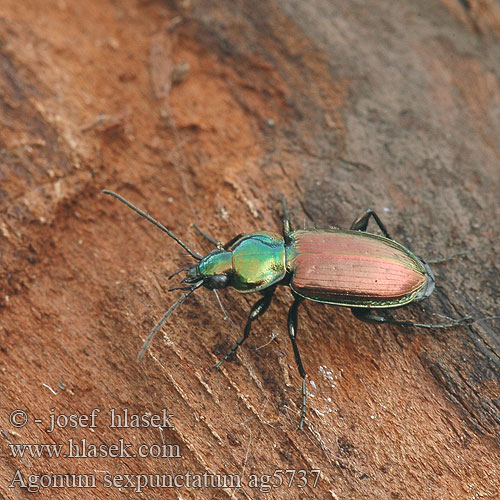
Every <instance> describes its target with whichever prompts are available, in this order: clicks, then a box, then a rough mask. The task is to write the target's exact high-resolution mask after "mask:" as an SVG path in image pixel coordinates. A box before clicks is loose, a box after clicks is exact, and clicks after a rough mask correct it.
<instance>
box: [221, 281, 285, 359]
mask: <svg viewBox="0 0 500 500" xmlns="http://www.w3.org/2000/svg"><path fill="white" fill-rule="evenodd" d="M275 289H276V287H273V288H270V289H268V290H266V291H265V294H264V297H262V298H261V299H259V300H258V301H257V302H256V303H255V304H254V305H253V307H252V309H251V310H250V314H249V315H248V320H247V324H246V325H245V330H244V331H243V336H242V337H240V338H239V339H238V340H237V341H236V343H235V344H233V346H232V347H231V349H229V351H227V353H226V355H225V356H224V357H223V358H222V359H221V360H220V361H219V362H218V363H217V364H216V365H215V368H220V367H221V365H222V363H224V361H227V360H228V358H229V357H230V356H231V354H233V352H235V351H236V349H238V347H240V345H241V344H243V342H245V340H246V339H247V338H248V336H249V335H250V330H251V329H252V322H253V321H255V320H256V319H257V318H258V317H259V316H262V315H263V314H264V313H265V312H266V311H267V308H268V307H269V304H270V303H271V300H272V298H273V295H274V291H275Z"/></svg>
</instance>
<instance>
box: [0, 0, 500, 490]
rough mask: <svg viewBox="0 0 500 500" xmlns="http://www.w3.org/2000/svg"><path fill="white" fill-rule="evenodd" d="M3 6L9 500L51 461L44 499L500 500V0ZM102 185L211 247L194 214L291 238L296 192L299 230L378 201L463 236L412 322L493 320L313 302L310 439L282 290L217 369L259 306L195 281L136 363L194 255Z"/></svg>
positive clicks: (415, 234) (211, 225)
mask: <svg viewBox="0 0 500 500" xmlns="http://www.w3.org/2000/svg"><path fill="white" fill-rule="evenodd" d="M0 15H1V19H0V42H1V43H0V58H1V64H0V88H1V96H0V105H1V115H0V118H1V122H0V142H1V164H0V208H1V211H0V255H1V268H0V272H1V274H0V286H1V290H0V291H1V294H0V367H1V370H2V396H1V399H0V406H1V412H0V428H1V434H0V442H1V443H2V446H1V450H2V452H1V456H2V459H1V460H0V471H1V472H0V476H1V478H2V480H1V481H0V496H3V497H5V498H24V496H25V492H26V489H27V488H23V487H21V486H27V484H28V480H29V476H30V475H32V476H33V477H32V487H31V489H36V485H37V484H38V486H39V487H40V493H39V495H40V498H57V497H60V498H82V499H87V498H88V499H91V498H92V499H94V498H123V495H124V494H125V497H127V498H128V497H134V495H137V494H138V492H139V490H141V486H140V485H141V484H143V482H146V484H143V486H142V490H143V491H142V495H144V497H145V498H183V499H191V498H192V499H198V498H200V499H207V498H214V499H219V498H238V499H239V498H242V499H243V498H249V499H250V498H251V499H254V498H262V497H264V496H265V494H267V495H268V496H267V498H273V499H274V498H276V499H292V498H299V497H300V498H303V497H304V495H305V497H307V498H317V499H326V498H333V499H344V498H353V499H362V498H367V499H371V498H376V499H406V498H408V499H410V498H443V499H464V498H492V499H493V498H498V496H497V495H498V491H500V476H499V471H498V455H499V451H500V390H499V389H500V388H499V377H500V357H499V356H500V335H499V329H498V325H499V321H500V320H498V319H497V320H496V321H495V320H492V319H489V320H483V318H485V317H490V316H495V315H497V316H498V315H499V314H500V312H499V310H498V307H499V304H498V297H499V289H500V277H499V276H500V273H499V264H498V261H497V260H496V259H497V258H498V241H499V236H500V234H499V233H500V231H499V229H498V217H499V215H500V204H499V201H498V198H499V180H500V168H499V160H500V111H499V110H500V86H499V73H498V71H499V68H500V50H499V47H500V45H499V38H500V10H499V6H498V4H497V3H495V2H492V1H488V0H487V1H484V2H476V1H473V0H461V1H459V2H452V1H451V0H441V1H438V0H434V1H431V0H424V1H421V2H410V1H405V2H399V3H398V5H395V4H393V3H390V2H375V1H369V2H347V3H346V2H331V1H328V0H312V1H309V2H298V1H296V0H283V1H276V0H275V1H271V0H263V1H261V2H241V1H238V2H234V1H230V0H221V1H219V2H209V1H206V0H199V1H197V2H194V1H193V2H190V1H189V0H184V1H181V0H179V1H178V2H162V1H159V0H150V1H146V0H136V1H129V0H124V1H122V2H111V1H108V2H98V1H95V0H90V1H87V2H83V3H80V2H77V3H75V2H65V1H64V0H59V1H55V0H54V1H52V0H49V1H45V2H41V1H37V0H30V1H27V2H23V8H22V9H21V8H20V7H19V2H16V1H13V0H4V1H3V2H2V12H1V13H0ZM102 189H111V190H113V191H116V192H119V193H120V194H122V195H123V196H125V197H126V198H128V199H129V200H130V201H132V202H133V203H134V204H136V205H137V206H139V207H140V208H142V209H144V210H146V211H147V212H148V213H150V214H151V215H152V216H154V217H155V218H157V219H158V220H159V221H160V222H162V223H163V224H164V225H165V226H167V227H168V228H169V229H171V230H172V231H173V232H174V233H175V234H176V235H177V236H179V237H180V238H181V239H182V240H183V241H185V242H186V243H187V244H188V246H190V247H191V248H194V249H195V250H196V251H198V252H200V253H202V254H206V253H208V252H209V251H210V249H211V248H212V245H211V244H210V243H209V242H208V241H206V240H204V239H203V238H202V237H201V236H200V235H199V234H198V233H197V232H196V231H195V230H194V229H193V227H192V225H191V224H192V223H196V224H197V225H198V226H199V227H200V228H201V229H202V230H203V231H206V232H207V233H209V234H211V235H213V236H214V237H215V238H216V239H217V240H221V241H224V242H225V241H228V240H230V239H231V238H233V237H234V236H235V235H237V234H239V233H250V232H253V231H260V230H269V231H276V232H281V197H282V195H284V196H285V197H286V199H287V201H288V204H289V207H290V212H291V215H292V219H293V222H294V224H295V226H296V227H324V228H326V227H332V226H337V227H343V228H348V227H349V226H350V224H351V223H352V221H353V220H354V219H355V218H356V217H357V216H358V215H359V214H360V213H361V211H362V210H363V209H364V208H366V207H371V208H373V209H374V210H376V211H377V212H378V214H379V215H380V216H381V218H382V220H383V221H384V223H385V224H386V226H387V227H388V229H389V231H390V232H391V234H392V236H393V237H394V238H395V239H396V240H397V241H399V242H401V243H402V244H403V245H405V246H407V247H409V248H410V249H411V250H412V251H414V252H415V254H417V255H419V256H421V257H422V258H424V259H433V258H439V257H446V256H450V255H452V254H455V253H457V252H460V251H462V250H466V252H467V253H466V254H465V255H461V256H459V257H457V258H455V259H453V260H451V261H448V262H446V263H443V264H441V265H439V266H436V267H435V273H436V282H437V287H436V291H435V293H434V294H433V295H432V296H431V297H430V298H429V299H428V300H427V301H426V302H423V303H421V304H418V305H414V306H410V307H407V308H403V309H401V310H398V311H396V312H395V316H397V317H398V318H400V319H414V320H415V321H418V322H425V323H441V322H446V321H447V320H446V318H447V317H451V318H459V317H462V316H466V315H472V316H473V317H474V318H476V319H478V320H479V321H476V322H474V323H472V324H469V325H462V326H460V327H456V328H453V329H449V330H423V329H418V328H411V327H397V326H394V325H393V326H386V325H371V324H365V323H362V322H359V321H358V320H356V319H355V318H354V317H353V316H352V314H351V313H350V311H349V310H348V309H342V308H336V307H332V306H326V305H320V304H316V303H312V302H307V301H306V302H304V304H303V306H302V307H301V308H300V311H299V330H298V338H297V342H298V347H299V349H300V352H301V356H302V361H303V364H304V367H305V370H306V372H307V375H308V378H307V393H308V408H307V418H306V421H305V425H304V429H303V431H302V432H300V431H298V430H297V426H298V422H299V415H300V403H301V397H300V382H301V379H300V377H299V374H298V371H297V368H296V366H295V361H294V356H293V351H292V346H291V344H290V342H289V339H288V333H287V328H286V313H287V310H288V308H289V306H290V304H291V302H292V296H291V294H290V291H289V289H288V288H286V287H279V288H278V291H277V294H276V297H275V299H273V302H272V304H271V306H270V308H269V310H268V311H267V312H266V314H265V315H263V316H262V318H259V320H258V321H256V322H254V324H253V327H252V334H251V336H250V338H249V339H248V341H246V343H244V344H243V346H242V347H241V348H240V349H239V350H238V352H237V354H236V356H234V357H233V358H231V360H229V361H227V362H226V363H224V364H223V365H222V367H221V369H220V370H216V369H215V368H214V365H215V363H216V362H217V361H218V360H220V359H221V357H222V356H223V355H224V353H225V352H226V351H227V349H229V347H230V346H231V345H232V344H233V343H234V342H235V340H236V339H237V338H239V337H240V336H241V333H242V330H243V327H244V325H245V322H246V320H247V317H248V313H249V310H250V308H251V306H252V305H253V304H254V303H255V302H256V301H257V300H258V299H259V298H260V296H257V295H258V294H254V295H252V294H249V295H241V294H238V293H236V292H235V291H234V290H230V289H228V290H223V291H221V292H220V295H221V299H222V304H223V307H224V309H225V311H227V314H226V312H224V313H223V312H221V309H220V307H219V305H218V303H217V299H216V297H214V296H213V294H212V293H211V292H209V291H208V290H204V289H202V290H199V291H197V292H195V293H194V294H193V295H192V296H190V297H189V298H188V299H187V300H186V302H185V303H184V304H182V306H181V307H180V308H179V309H178V310H177V311H176V312H175V314H174V315H172V316H171V317H170V318H169V320H168V322H167V323H166V324H165V326H164V327H163V328H162V330H161V332H160V333H159V334H158V335H157V337H156V338H155V340H154V342H153V344H152V346H151V348H150V349H149V351H148V353H147V354H146V356H145V357H144V359H143V360H142V361H141V362H140V363H137V362H136V361H135V358H136V356H137V353H138V352H139V350H140V348H141V346H142V343H143V341H144V340H145V338H146V337H147V335H148V333H149V332H150V331H151V329H152V328H153V326H154V324H155V323H156V321H157V320H158V319H159V318H160V317H161V316H162V314H163V313H164V311H166V310H167V309H168V307H169V306H170V305H171V304H173V303H174V302H175V301H176V300H177V298H178V297H179V296H180V295H179V294H180V293H181V292H179V291H177V292H172V293H169V291H168V290H169V288H171V287H173V286H178V285H176V283H177V282H176V281H175V279H173V280H172V281H169V280H168V276H169V275H170V274H172V273H173V272H174V271H176V270H177V269H179V268H181V267H183V266H186V265H188V264H192V263H193V259H192V258H191V257H189V255H187V252H185V251H184V250H183V249H182V248H181V247H180V246H178V245H176V243H175V242H174V241H173V240H172V239H170V238H168V236H166V235H165V234H163V233H161V232H160V231H159V230H158V229H156V228H154V227H153V226H152V225H150V224H149V223H147V222H146V221H145V220H143V219H141V218H140V217H138V216H137V215H136V214H134V213H133V212H132V211H130V210H128V209H127V208H126V207H124V206H123V205H121V204H120V203H118V202H117V201H116V200H113V199H111V198H109V197H106V196H104V195H102V194H101V190H102ZM369 230H371V231H374V232H377V231H376V227H375V226H371V225H370V226H369ZM226 315H227V318H226ZM124 409H126V410H127V412H128V416H129V419H128V421H127V422H123V421H122V424H126V426H125V427H121V428H120V427H116V426H115V427H114V426H112V424H113V423H115V424H117V423H118V420H117V418H118V417H117V415H119V416H121V417H122V418H125V417H124ZM15 410H22V411H25V412H26V416H27V418H28V420H27V423H26V424H24V421H23V418H24V413H22V412H18V413H13V412H14V411H15ZM93 410H94V411H93ZM97 410H98V411H97ZM112 410H114V411H115V414H114V420H113V412H112ZM92 412H93V413H92ZM71 415H72V416H71ZM133 415H138V416H142V420H140V421H137V422H136V421H135V420H134V418H135V417H133ZM70 416H71V417H70ZM36 420H39V421H36ZM52 424H54V426H55V429H53V431H52V429H51V427H52ZM135 424H137V425H135ZM159 426H160V427H159ZM161 426H163V427H161ZM83 439H85V440H86V444H87V448H86V455H85V453H84V450H83V446H84V443H83V441H82V440H83ZM71 440H72V441H71ZM20 443H22V444H49V445H61V446H62V449H61V450H62V451H61V453H62V454H66V455H65V456H63V455H62V456H61V457H59V458H57V457H50V456H48V455H47V453H48V450H47V449H45V450H43V452H42V456H41V457H36V456H30V455H29V453H28V450H26V453H25V456H24V457H20V456H19V455H18V454H19V448H16V446H15V445H16V444H20ZM128 444H130V446H129V447H127V445H128ZM76 445H78V446H79V447H80V448H79V449H80V456H68V453H69V454H71V453H73V455H75V453H76V452H77V448H75V447H74V446H76ZM92 445H96V446H97V447H99V446H101V447H100V448H96V449H95V454H97V456H93V455H92V451H91V448H92ZM141 445H143V446H142V448H141ZM162 445H163V448H162ZM72 446H73V448H72ZM32 451H33V450H32ZM16 453H17V455H16ZM132 453H135V454H136V456H135V457H133V456H127V455H131V454H132ZM140 453H142V454H145V455H147V456H139V454H140ZM158 453H160V454H163V455H164V456H163V457H155V456H152V455H154V454H158ZM81 455H85V456H81ZM103 455H106V456H103ZM116 455H118V456H116ZM316 470H319V471H320V475H319V478H318V480H317V482H316V484H314V483H315V479H316V473H315V472H314V471H316ZM279 471H283V472H279ZM284 471H288V472H286V473H285V472H284ZM291 471H295V476H293V477H292V472H291ZM301 471H305V472H301ZM188 474H191V475H192V476H191V477H190V478H189V477H188V476H187V475H188ZM197 474H198V475H199V476H196V475H197ZM71 475H73V476H71ZM84 475H86V476H84ZM175 475H177V476H176V477H177V478H178V479H177V480H178V482H177V486H176V485H175V484H174V485H173V486H172V485H171V486H172V487H168V488H167V487H166V486H165V485H168V484H169V483H168V481H169V480H170V479H172V478H173V477H174V476H175ZM229 475H233V477H232V480H233V481H235V480H236V479H237V478H240V479H241V487H239V488H234V487H230V480H231V477H229ZM273 475H274V476H273ZM268 476H269V477H268ZM280 478H281V479H282V484H280ZM93 479H94V480H95V486H96V487H95V488H90V487H88V486H92V480H93ZM217 479H218V480H220V481H222V480H226V487H225V488H224V487H211V486H210V484H207V483H206V482H207V481H208V483H210V481H217ZM198 480H199V481H202V482H201V483H200V484H201V485H202V487H201V488H196V485H197V484H198V483H197V482H196V481H198ZM305 480H306V481H307V485H306V486H305V488H301V486H303V485H304V481H305ZM58 481H59V482H58ZM85 481H87V483H86V484H85ZM157 481H160V482H161V481H163V486H164V487H160V483H158V482H157ZM266 481H267V482H266ZM289 481H290V482H291V485H290V484H289ZM23 482H24V483H25V484H23ZM266 484H267V486H268V487H269V488H270V491H271V492H270V493H267V492H266ZM57 485H59V486H61V487H57ZM84 486H87V487H84Z"/></svg>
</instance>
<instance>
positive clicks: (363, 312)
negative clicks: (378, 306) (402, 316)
mask: <svg viewBox="0 0 500 500" xmlns="http://www.w3.org/2000/svg"><path fill="white" fill-rule="evenodd" d="M351 311H352V313H353V314H354V316H356V318H358V319H359V320H361V321H365V322H367V323H390V324H391V325H401V326H417V327H419V328H429V329H431V328H441V329H444V328H452V327H454V326H457V325H460V324H461V323H467V322H468V321H469V320H471V319H472V316H465V317H463V318H460V319H454V320H452V321H450V322H449V323H435V324H429V323H416V322H414V321H405V320H399V319H394V318H391V317H385V316H379V315H377V314H374V313H373V312H372V311H371V310H370V309H363V308H361V307H352V308H351Z"/></svg>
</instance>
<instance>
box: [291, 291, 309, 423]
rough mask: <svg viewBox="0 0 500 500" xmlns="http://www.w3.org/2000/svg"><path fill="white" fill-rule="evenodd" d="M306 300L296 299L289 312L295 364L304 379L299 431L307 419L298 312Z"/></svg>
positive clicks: (303, 382) (303, 379)
mask: <svg viewBox="0 0 500 500" xmlns="http://www.w3.org/2000/svg"><path fill="white" fill-rule="evenodd" d="M303 300H304V299H303V298H302V297H298V296H296V297H295V301H294V302H293V304H292V306H291V307H290V310H289V311H288V320H287V324H288V335H289V336H290V340H291V341H292V347H293V354H294V355H295V362H296V363H297V368H298V369H299V373H300V376H301V377H302V408H301V411H300V422H299V429H300V430H302V424H303V423H304V419H305V417H306V372H305V370H304V367H303V365H302V360H301V359H300V353H299V348H298V347H297V324H298V321H297V311H298V309H299V305H300V303H301V302H302V301H303Z"/></svg>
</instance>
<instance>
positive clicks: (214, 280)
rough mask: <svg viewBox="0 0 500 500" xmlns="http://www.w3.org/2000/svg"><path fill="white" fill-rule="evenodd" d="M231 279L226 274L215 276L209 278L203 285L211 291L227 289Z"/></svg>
mask: <svg viewBox="0 0 500 500" xmlns="http://www.w3.org/2000/svg"><path fill="white" fill-rule="evenodd" d="M228 281H229V278H228V277H227V276H226V275H225V274H214V275H213V276H207V277H206V278H205V280H204V282H203V285H204V286H206V287H207V288H209V289H210V290H215V289H219V288H226V286H227V282H228Z"/></svg>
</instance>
